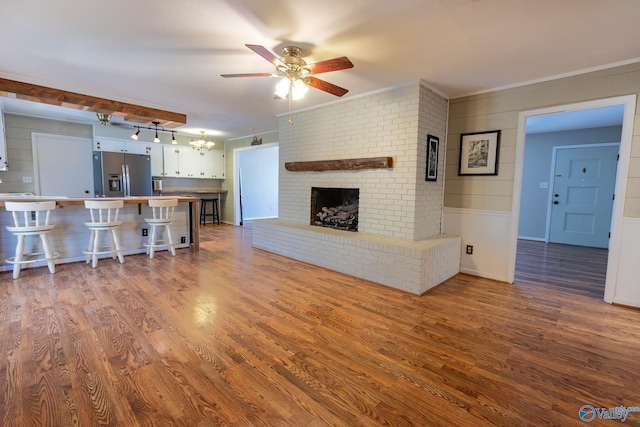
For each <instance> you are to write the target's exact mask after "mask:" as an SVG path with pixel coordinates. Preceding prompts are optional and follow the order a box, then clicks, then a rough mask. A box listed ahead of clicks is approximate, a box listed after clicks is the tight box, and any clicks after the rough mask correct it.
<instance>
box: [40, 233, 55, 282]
mask: <svg viewBox="0 0 640 427" xmlns="http://www.w3.org/2000/svg"><path fill="white" fill-rule="evenodd" d="M40 240H42V248H43V250H44V256H45V258H46V259H47V265H48V266H49V272H50V273H51V274H53V273H55V272H56V265H55V263H54V262H53V252H52V251H51V246H49V238H48V237H47V235H46V234H41V235H40Z"/></svg>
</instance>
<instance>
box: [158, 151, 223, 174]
mask: <svg viewBox="0 0 640 427" xmlns="http://www.w3.org/2000/svg"><path fill="white" fill-rule="evenodd" d="M224 168H225V165H224V151H222V150H212V151H206V150H201V151H198V150H194V149H193V148H191V147H186V146H176V145H172V146H165V147H164V174H163V175H162V176H170V177H177V178H208V179H224Z"/></svg>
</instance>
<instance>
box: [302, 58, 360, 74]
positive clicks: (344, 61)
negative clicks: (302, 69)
mask: <svg viewBox="0 0 640 427" xmlns="http://www.w3.org/2000/svg"><path fill="white" fill-rule="evenodd" d="M306 68H308V69H309V71H310V72H311V74H320V73H328V72H329V71H338V70H346V69H347V68H353V63H352V62H351V61H349V58H347V57H346V56H341V57H340V58H333V59H327V60H326V61H320V62H316V63H314V64H308V65H307V66H306Z"/></svg>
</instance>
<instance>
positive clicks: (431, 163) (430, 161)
mask: <svg viewBox="0 0 640 427" xmlns="http://www.w3.org/2000/svg"><path fill="white" fill-rule="evenodd" d="M439 146H440V140H439V139H438V137H437V136H433V135H427V175H426V177H425V181H437V180H438V148H439Z"/></svg>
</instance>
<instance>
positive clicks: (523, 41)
mask: <svg viewBox="0 0 640 427" xmlns="http://www.w3.org/2000/svg"><path fill="white" fill-rule="evenodd" d="M2 3H3V4H2V11H1V13H0V77H4V78H9V79H14V80H19V81H23V82H28V83H34V84H39V85H43V86H48V87H54V88H57V89H62V90H67V91H72V92H79V93H83V94H87V95H92V96H98V97H103V98H109V99H113V100H118V101H123V102H129V103H134V104H138V105H144V106H148V107H155V108H160V109H165V110H169V111H175V112H179V113H184V114H186V115H187V118H188V123H187V124H186V125H185V126H183V127H181V128H179V129H180V130H181V131H183V132H190V133H197V131H199V130H200V129H203V130H206V131H207V135H208V136H212V137H214V139H215V138H216V137H217V138H219V139H228V138H233V137H238V136H245V135H253V134H258V133H261V132H265V131H269V130H274V129H276V128H277V115H278V114H282V113H286V112H287V102H285V101H281V100H275V99H273V87H274V85H275V83H276V81H275V79H269V78H267V77H262V78H236V79H224V78H222V77H220V74H225V73H247V72H271V71H273V70H272V65H271V64H269V63H268V62H267V61H266V60H264V59H263V58H261V57H260V56H258V55H256V54H255V53H254V52H252V51H250V50H249V49H247V48H246V47H245V46H244V44H245V43H250V44H259V45H263V46H265V47H266V48H268V49H270V50H271V51H273V52H274V53H276V54H278V55H279V54H280V53H281V49H282V47H284V46H287V45H296V46H300V47H302V48H303V56H304V57H305V59H306V60H307V62H317V61H322V60H326V59H332V58H335V57H339V56H343V55H344V56H347V57H349V59H351V61H352V62H353V63H354V65H355V67H354V68H352V69H348V70H342V71H336V72H331V73H327V74H323V75H322V76H321V78H323V79H324V80H327V81H329V82H331V83H334V84H337V85H339V86H342V87H345V88H347V89H349V93H348V94H347V95H345V97H344V98H348V97H351V96H354V95H359V94H363V93H367V92H371V91H374V90H379V89H382V88H386V87H389V86H394V85H400V84H405V83H410V82H415V81H418V80H420V79H422V80H424V81H425V82H426V83H427V84H428V85H430V86H431V87H432V88H434V89H436V90H438V91H439V92H440V93H442V94H444V95H445V96H447V97H450V98H455V97H459V96H462V95H467V94H471V93H477V92H481V91H487V90H490V89H495V88H502V87H509V86H513V85H518V84H522V83H524V82H531V81H537V80H543V79H547V78H550V77H553V76H559V75H566V74H572V73H577V72H581V71H585V70H591V69H598V68H602V67H605V66H610V65H613V64H620V63H627V62H634V61H637V60H638V58H640V43H638V40H640V25H638V23H639V22H640V2H638V0H608V1H602V0H562V1H558V0H394V1H390V0H348V1H345V0H315V1H296V0H270V1H266V0H136V1H130V0H112V1H110V2H99V3H97V2H93V1H86V0H58V1H55V2H53V1H48V2H44V1H41V0H20V1H8V0H4V1H3V2H2ZM336 99H337V98H336V97H334V96H333V95H329V94H326V93H324V92H321V91H319V90H316V89H311V90H310V92H309V94H308V95H307V97H306V98H305V99H304V100H302V101H296V102H294V107H293V108H294V109H298V108H307V107H310V106H314V105H318V104H324V103H328V102H331V101H334V100H336ZM5 101H9V102H4V108H5V111H7V112H19V113H21V114H37V115H44V116H54V115H55V114H60V113H59V112H60V110H63V111H64V110H67V109H61V108H60V107H57V108H49V107H50V106H45V105H35V104H33V103H28V104H27V106H23V105H21V104H24V103H19V102H15V100H14V101H11V100H8V99H5ZM32 107H39V108H40V111H38V112H36V113H33V112H31V111H32V110H31V108H32ZM51 110H55V111H57V113H53V112H51ZM25 111H28V112H30V113H28V112H25ZM64 113H65V114H66V115H67V116H71V118H70V119H75V120H84V121H95V114H93V113H87V112H81V111H64ZM66 118H69V117H66Z"/></svg>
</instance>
